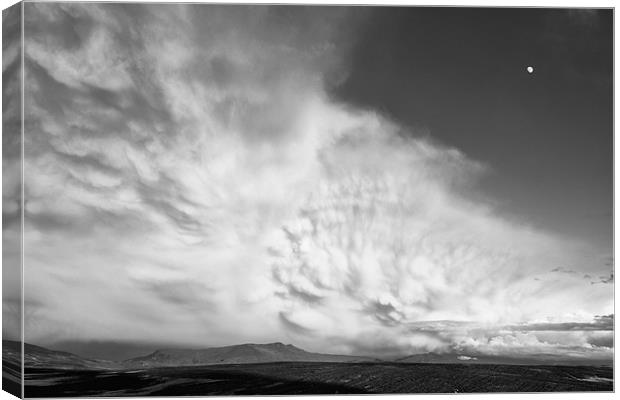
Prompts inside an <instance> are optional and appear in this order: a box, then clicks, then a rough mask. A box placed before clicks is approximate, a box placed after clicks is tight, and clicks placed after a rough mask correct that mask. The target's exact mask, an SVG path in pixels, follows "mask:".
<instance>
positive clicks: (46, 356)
mask: <svg viewBox="0 0 620 400" xmlns="http://www.w3.org/2000/svg"><path fill="white" fill-rule="evenodd" d="M21 351H22V349H21V343H20V342H15V341H12V340H3V341H2V360H3V361H5V362H9V363H11V364H15V365H20V364H21ZM24 353H25V354H24V362H25V364H26V367H35V368H36V367H38V368H59V369H102V368H103V369H115V368H118V367H119V365H118V364H117V363H115V362H112V361H107V360H90V359H86V358H82V357H80V356H77V355H75V354H72V353H67V352H64V351H55V350H49V349H46V348H44V347H39V346H35V345H32V344H28V343H25V344H24Z"/></svg>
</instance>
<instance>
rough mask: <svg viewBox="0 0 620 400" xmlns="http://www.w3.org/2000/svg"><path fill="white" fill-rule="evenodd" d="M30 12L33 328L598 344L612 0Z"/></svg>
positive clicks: (603, 325) (361, 344) (137, 338)
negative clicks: (556, 4) (498, 5)
mask: <svg viewBox="0 0 620 400" xmlns="http://www.w3.org/2000/svg"><path fill="white" fill-rule="evenodd" d="M25 27H26V30H25V46H24V57H25V67H26V81H25V99H24V101H25V132H26V134H25V139H24V140H25V142H24V146H25V162H24V175H25V182H26V183H25V188H24V192H25V201H24V203H25V217H24V218H25V230H24V251H25V257H24V275H25V288H24V289H25V310H24V314H25V339H26V341H27V342H31V343H36V344H40V345H48V346H56V347H58V346H59V345H60V344H62V343H65V344H66V343H74V344H75V343H78V344H81V345H83V344H84V343H93V342H97V343H120V344H127V343H135V344H140V345H141V346H145V345H149V344H152V345H155V344H166V345H175V346H184V347H209V346H220V345H230V344H238V343H247V342H253V343H266V342H276V341H281V342H286V343H292V344H295V345H297V346H299V347H301V348H304V349H306V350H309V351H320V352H327V353H341V354H360V355H362V354H363V355H374V356H383V357H392V356H398V355H408V354H414V353H423V352H428V351H435V352H456V353H458V354H463V355H470V356H475V355H482V354H487V355H502V356H519V355H520V356H523V355H537V354H547V355H548V354H551V355H554V356H558V357H564V358H569V359H570V358H573V359H580V360H582V359H592V360H599V359H609V358H610V357H611V356H612V354H613V331H612V330H613V282H614V279H613V270H612V268H613V267H612V264H613V260H612V258H611V257H612V238H611V213H612V204H611V196H612V192H611V190H612V189H611V187H612V182H611V167H612V150H611V141H612V125H611V121H612V114H611V103H612V97H611V93H612V92H611V53H612V48H611V13H610V12H609V11H597V12H595V11H587V10H586V11H579V12H576V11H571V10H560V9H558V10H553V11H548V10H544V9H536V10H485V9H471V10H453V9H420V8H409V9H381V8H365V7H359V8H355V7H348V8H347V7H326V8H320V7H303V6H295V7H284V6H279V7H276V6H212V5H211V6H200V5H181V4H175V5H157V4H149V5H144V4H142V5H127V4H94V3H88V4H86V3H84V4H69V3H66V4H60V3H26V4H25ZM528 65H532V66H533V67H534V69H535V70H534V73H533V74H528V73H527V71H526V67H527V66H528ZM7 71H8V67H6V66H3V74H7ZM7 118H9V117H7ZM17 188H18V185H17V184H14V185H13V186H11V185H10V184H7V188H6V189H5V190H4V193H5V200H4V204H12V203H11V202H10V201H7V199H8V200H10V199H11V195H10V194H11V193H13V194H15V193H17ZM13 203H14V202H13ZM16 212H18V209H17V208H16V207H13V208H11V207H8V208H7V206H5V209H3V215H5V214H6V215H11V213H13V214H15V213H16ZM4 221H12V220H11V219H10V218H5V219H4ZM14 228H15V226H14V225H12V224H11V223H10V222H9V223H8V224H7V222H4V229H5V231H6V230H10V229H14ZM4 303H5V304H6V301H5V302H4ZM5 325H6V324H5ZM3 329H4V331H3V334H5V335H7V336H10V335H11V334H15V332H16V331H11V327H10V326H8V327H7V326H4V327H3Z"/></svg>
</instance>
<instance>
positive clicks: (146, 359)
mask: <svg viewBox="0 0 620 400" xmlns="http://www.w3.org/2000/svg"><path fill="white" fill-rule="evenodd" d="M292 361H297V362H377V361H380V360H377V359H375V358H371V357H363V356H347V355H337V354H322V353H311V352H308V351H305V350H302V349H300V348H298V347H295V346H294V345H292V344H283V343H281V342H275V343H267V344H258V343H244V344H238V345H231V346H223V347H209V348H204V349H160V350H156V351H154V352H152V353H151V354H148V355H146V356H143V357H135V358H131V359H128V360H125V361H123V362H122V364H123V365H124V366H126V367H152V366H182V365H183V366H186V365H213V364H250V363H269V362H292Z"/></svg>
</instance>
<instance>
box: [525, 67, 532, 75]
mask: <svg viewBox="0 0 620 400" xmlns="http://www.w3.org/2000/svg"><path fill="white" fill-rule="evenodd" d="M526 70H527V73H528V74H533V73H534V67H532V66H529V67H527V68H526Z"/></svg>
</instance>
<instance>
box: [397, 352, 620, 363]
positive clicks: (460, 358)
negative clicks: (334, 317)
mask: <svg viewBox="0 0 620 400" xmlns="http://www.w3.org/2000/svg"><path fill="white" fill-rule="evenodd" d="M394 362H398V363H420V364H503V365H602V366H609V365H612V364H613V360H611V359H589V358H576V357H566V356H561V355H556V354H535V355H529V356H522V357H518V356H513V357H509V356H493V355H469V354H457V353H441V354H440V353H423V354H414V355H411V356H407V357H402V358H398V359H396V360H394Z"/></svg>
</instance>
